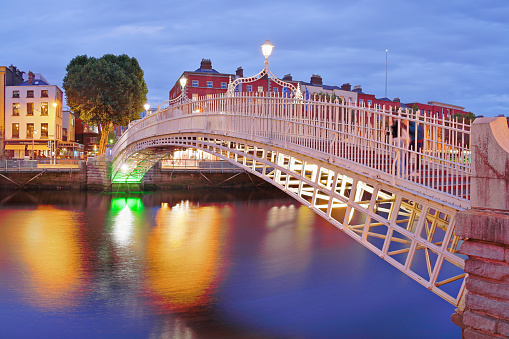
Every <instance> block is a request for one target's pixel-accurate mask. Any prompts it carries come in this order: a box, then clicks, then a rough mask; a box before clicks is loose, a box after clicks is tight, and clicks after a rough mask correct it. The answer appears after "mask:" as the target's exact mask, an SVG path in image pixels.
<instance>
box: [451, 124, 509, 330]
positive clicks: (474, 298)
mask: <svg viewBox="0 0 509 339" xmlns="http://www.w3.org/2000/svg"><path fill="white" fill-rule="evenodd" d="M471 146H472V147H471V149H472V179H471V193H470V194H471V199H470V201H471V209H470V210H467V211H463V212H459V213H457V214H456V234H457V235H459V236H461V237H463V238H465V241H464V243H463V244H462V245H461V248H460V253H462V254H465V255H467V256H468V259H467V260H466V261H465V272H466V273H468V276H467V278H466V279H465V284H466V290H467V292H466V296H465V299H464V304H462V305H461V307H460V309H457V310H456V313H455V314H453V315H452V317H451V318H452V321H453V322H454V323H455V324H457V325H458V326H461V327H462V329H463V331H462V332H463V337H464V338H498V337H500V338H507V337H509V129H508V128H507V121H506V119H505V118H502V117H499V118H481V119H476V120H475V122H474V123H473V124H472V140H471Z"/></svg>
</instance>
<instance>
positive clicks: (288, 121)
mask: <svg viewBox="0 0 509 339" xmlns="http://www.w3.org/2000/svg"><path fill="white" fill-rule="evenodd" d="M402 120H407V121H412V122H414V123H415V124H416V125H417V126H419V125H420V126H422V129H423V130H424V132H425V138H424V139H425V140H424V148H423V149H422V150H420V151H416V150H411V149H407V148H406V147H399V146H396V145H395V143H394V140H393V138H392V136H391V135H390V133H388V131H389V126H390V125H392V124H393V123H396V124H397V125H398V128H401V124H402V122H401V121H402ZM469 127H470V126H469V125H468V124H464V123H462V122H457V121H446V120H443V119H437V118H434V117H421V116H419V115H418V114H417V113H414V112H409V111H404V112H402V111H398V112H391V111H386V110H383V109H379V110H377V109H373V108H369V107H358V106H354V105H348V104H341V103H339V102H337V101H336V102H324V101H314V100H302V99H294V98H284V97H279V96H270V97H265V96H261V95H247V96H246V95H244V96H234V97H225V96H216V97H212V98H209V99H202V100H198V101H195V102H188V103H180V104H176V105H172V106H169V107H168V108H166V109H164V110H160V111H158V112H156V113H155V114H152V115H150V116H148V117H146V118H144V119H141V120H138V121H135V122H133V123H131V124H130V128H129V129H128V130H127V131H126V132H125V133H124V134H123V135H122V137H121V138H120V140H119V141H118V142H117V144H116V145H115V147H114V149H113V156H114V162H113V170H112V174H113V176H114V177H113V180H116V181H123V180H125V181H129V178H133V177H134V178H136V177H137V179H139V178H140V177H142V176H143V174H144V173H145V172H146V171H147V170H148V169H149V168H150V167H151V166H152V164H153V163H154V162H156V161H158V160H159V159H161V158H162V157H163V156H164V155H166V154H167V153H168V152H169V151H170V147H175V146H176V147H193V148H197V149H202V150H204V151H207V152H209V153H211V154H214V155H216V156H218V157H220V158H223V159H225V160H228V161H230V162H232V163H234V164H236V165H238V166H240V167H242V168H244V169H246V170H247V171H250V172H251V173H254V174H256V175H258V176H260V177H262V178H264V179H265V180H267V181H269V182H271V183H272V184H273V185H275V186H277V187H279V188H280V189H282V190H284V191H286V192H287V193H288V194H290V195H291V196H293V197H295V198H296V199H297V200H299V201H300V202H301V203H303V204H305V205H307V206H309V207H310V208H312V209H313V210H315V211H316V212H317V213H318V214H319V215H321V216H322V217H324V218H326V219H327V220H329V221H330V222H331V223H332V224H334V225H335V226H336V227H338V228H340V229H342V230H343V231H345V232H346V233H347V234H349V235H351V236H352V237H353V238H354V239H356V240H357V241H359V242H361V243H362V244H363V245H364V246H366V247H367V248H369V249H371V250H372V251H373V252H375V253H377V254H378V255H380V256H381V257H382V258H384V259H385V260H387V261H388V262H389V263H391V264H392V265H393V266H395V267H397V268H398V269H400V270H401V271H403V272H404V273H406V274H407V275H409V276H410V277H412V278H414V279H415V280H416V281H418V282H420V283H421V284H423V285H424V286H426V287H427V288H428V289H430V290H431V291H433V292H435V293H437V294H438V295H440V296H441V297H443V298H444V299H446V300H448V301H450V302H451V303H453V304H456V305H457V304H458V303H459V302H460V300H461V298H462V296H463V292H464V283H463V280H464V273H463V266H464V260H463V258H462V257H461V256H460V255H459V254H458V253H457V251H456V250H457V248H458V245H459V244H460V242H461V239H459V238H458V237H456V236H455V235H454V216H455V213H456V212H457V211H458V210H463V209H466V208H468V207H469V187H470V156H469V155H470V152H469V147H468V145H469V141H470V131H469V130H470V129H469ZM412 172H419V176H410V174H411V173H412Z"/></svg>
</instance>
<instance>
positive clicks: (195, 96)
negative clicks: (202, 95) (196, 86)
mask: <svg viewBox="0 0 509 339" xmlns="http://www.w3.org/2000/svg"><path fill="white" fill-rule="evenodd" d="M196 100H198V93H193V101H196Z"/></svg>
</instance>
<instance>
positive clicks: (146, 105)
mask: <svg viewBox="0 0 509 339" xmlns="http://www.w3.org/2000/svg"><path fill="white" fill-rule="evenodd" d="M143 107H145V112H147V114H148V109H149V108H150V105H149V104H148V102H147V103H146V104H145V105H143Z"/></svg>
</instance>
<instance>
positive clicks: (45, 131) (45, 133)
mask: <svg viewBox="0 0 509 339" xmlns="http://www.w3.org/2000/svg"><path fill="white" fill-rule="evenodd" d="M42 138H48V124H47V123H42V124H41V139H42Z"/></svg>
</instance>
